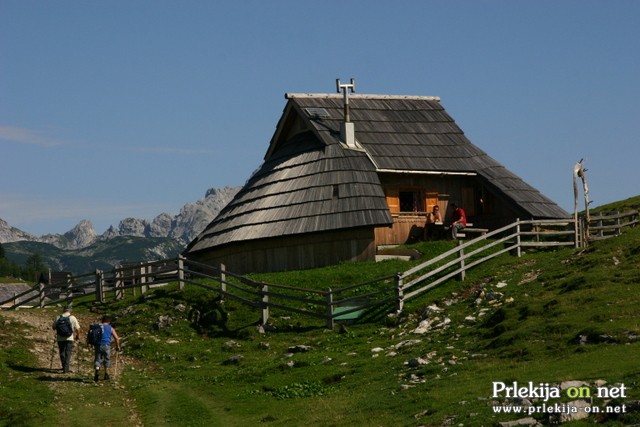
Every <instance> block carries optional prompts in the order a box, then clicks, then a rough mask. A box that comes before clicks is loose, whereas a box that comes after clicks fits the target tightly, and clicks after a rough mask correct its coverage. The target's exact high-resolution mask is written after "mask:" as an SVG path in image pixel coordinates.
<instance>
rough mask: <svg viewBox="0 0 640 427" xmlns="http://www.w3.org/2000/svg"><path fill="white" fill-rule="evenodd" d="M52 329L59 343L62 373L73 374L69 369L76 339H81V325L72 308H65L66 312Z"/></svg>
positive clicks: (59, 317) (57, 319) (58, 318)
mask: <svg viewBox="0 0 640 427" xmlns="http://www.w3.org/2000/svg"><path fill="white" fill-rule="evenodd" d="M52 328H53V330H54V331H56V341H57V342H58V350H60V364H61V365H62V372H63V373H65V374H67V373H69V372H71V369H70V368H69V366H70V363H71V353H72V352H73V342H74V337H75V339H78V338H79V337H80V323H79V322H78V319H76V316H74V315H72V314H71V306H67V307H65V308H64V311H63V312H62V314H61V315H59V316H58V317H57V318H56V320H54V321H53V325H52Z"/></svg>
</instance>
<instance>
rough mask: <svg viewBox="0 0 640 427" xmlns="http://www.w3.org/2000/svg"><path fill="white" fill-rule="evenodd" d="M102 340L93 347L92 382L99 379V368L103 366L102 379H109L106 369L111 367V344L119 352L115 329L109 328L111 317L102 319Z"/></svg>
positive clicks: (118, 340)
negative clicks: (93, 368) (94, 355)
mask: <svg viewBox="0 0 640 427" xmlns="http://www.w3.org/2000/svg"><path fill="white" fill-rule="evenodd" d="M101 326H102V338H101V340H100V343H99V344H96V345H95V350H96V353H95V354H96V357H95V363H94V365H95V368H96V372H95V375H94V376H93V380H94V381H98V380H99V379H100V368H101V367H102V365H104V379H105V380H108V379H109V371H108V369H109V368H110V367H111V343H115V349H116V351H120V337H119V336H118V332H116V329H115V328H114V327H113V326H111V316H108V315H105V316H103V317H102V325H101Z"/></svg>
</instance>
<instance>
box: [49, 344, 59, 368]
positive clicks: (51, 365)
mask: <svg viewBox="0 0 640 427" xmlns="http://www.w3.org/2000/svg"><path fill="white" fill-rule="evenodd" d="M57 341H58V340H57V338H56V337H53V347H51V363H49V370H52V369H53V358H54V357H55V355H56V342H57Z"/></svg>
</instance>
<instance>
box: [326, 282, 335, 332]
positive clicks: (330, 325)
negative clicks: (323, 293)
mask: <svg viewBox="0 0 640 427" xmlns="http://www.w3.org/2000/svg"><path fill="white" fill-rule="evenodd" d="M326 314H327V329H331V330H333V326H334V324H333V292H332V291H331V288H327V313H326Z"/></svg>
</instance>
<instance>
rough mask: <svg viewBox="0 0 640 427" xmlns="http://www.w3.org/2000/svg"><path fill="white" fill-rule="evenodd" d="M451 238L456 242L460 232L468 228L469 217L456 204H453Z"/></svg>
mask: <svg viewBox="0 0 640 427" xmlns="http://www.w3.org/2000/svg"><path fill="white" fill-rule="evenodd" d="M451 209H452V210H453V211H452V213H451V219H452V220H453V222H452V223H451V237H452V238H453V239H454V240H455V239H456V238H457V237H458V232H459V231H460V230H462V229H464V228H465V227H466V226H467V215H466V214H465V212H464V209H462V208H461V207H459V206H458V205H457V204H456V203H451Z"/></svg>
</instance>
